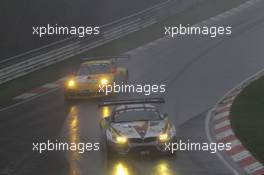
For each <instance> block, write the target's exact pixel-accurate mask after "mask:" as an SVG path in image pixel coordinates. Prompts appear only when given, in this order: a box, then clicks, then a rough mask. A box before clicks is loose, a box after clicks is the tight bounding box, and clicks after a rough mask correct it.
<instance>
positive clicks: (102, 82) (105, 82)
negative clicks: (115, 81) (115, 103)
mask: <svg viewBox="0 0 264 175" xmlns="http://www.w3.org/2000/svg"><path fill="white" fill-rule="evenodd" d="M100 83H101V84H102V85H107V84H108V80H107V79H106V78H102V79H101V81H100Z"/></svg>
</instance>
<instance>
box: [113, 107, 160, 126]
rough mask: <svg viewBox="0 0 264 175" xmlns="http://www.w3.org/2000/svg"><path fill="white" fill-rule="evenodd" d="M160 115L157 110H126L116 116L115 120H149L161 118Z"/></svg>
mask: <svg viewBox="0 0 264 175" xmlns="http://www.w3.org/2000/svg"><path fill="white" fill-rule="evenodd" d="M160 119H161V118H160V115H159V113H158V112H156V111H145V110H142V111H135V110H134V111H124V112H120V113H117V114H116V115H115V116H114V122H117V123H118V122H132V121H149V120H160Z"/></svg>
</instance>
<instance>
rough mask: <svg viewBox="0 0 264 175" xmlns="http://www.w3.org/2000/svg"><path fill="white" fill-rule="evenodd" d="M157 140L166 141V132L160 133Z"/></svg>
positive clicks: (167, 136)
mask: <svg viewBox="0 0 264 175" xmlns="http://www.w3.org/2000/svg"><path fill="white" fill-rule="evenodd" d="M159 140H160V141H161V142H166V141H168V140H169V135H168V134H167V133H164V134H161V135H160V136H159Z"/></svg>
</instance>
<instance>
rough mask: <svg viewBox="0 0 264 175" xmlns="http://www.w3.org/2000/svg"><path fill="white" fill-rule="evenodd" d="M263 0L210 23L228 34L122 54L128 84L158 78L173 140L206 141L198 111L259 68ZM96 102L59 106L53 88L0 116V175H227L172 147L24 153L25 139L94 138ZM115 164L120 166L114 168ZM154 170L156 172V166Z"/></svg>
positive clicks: (205, 157) (203, 155)
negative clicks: (116, 153) (173, 153)
mask: <svg viewBox="0 0 264 175" xmlns="http://www.w3.org/2000/svg"><path fill="white" fill-rule="evenodd" d="M263 6H264V3H263V2H260V3H258V4H256V5H254V6H252V7H250V8H249V9H247V10H246V11H241V12H240V11H238V12H236V14H233V15H232V16H229V17H227V18H226V19H223V20H219V21H214V23H213V24H215V23H219V24H221V23H225V24H232V25H233V26H234V35H233V36H232V37H221V38H217V39H214V40H213V39H209V38H201V37H199V36H197V37H180V38H178V39H174V40H167V39H162V40H158V41H157V42H154V43H152V44H148V45H146V46H143V47H141V48H139V49H135V50H132V51H131V52H130V54H131V56H132V59H131V60H130V61H129V62H128V63H127V64H126V66H127V67H128V69H129V72H130V80H131V82H140V83H144V82H152V83H154V82H155V83H165V84H167V90H166V94H165V100H166V104H165V106H164V110H166V111H167V112H168V113H169V115H170V117H171V118H172V121H173V122H174V123H175V125H176V126H177V128H178V134H179V137H180V138H183V139H191V140H193V141H206V138H205V133H204V119H205V112H206V111H207V110H208V108H210V107H211V106H212V105H213V104H214V103H215V102H216V101H217V100H218V99H219V98H220V97H221V96H222V95H224V93H225V92H226V91H228V90H229V89H231V88H232V87H233V86H235V85H236V84H237V83H239V82H240V81H242V80H243V79H245V78H247V77H248V76H250V75H252V74H254V73H255V72H257V71H259V70H261V69H263V67H264V59H263V57H262V56H263V54H264V50H263V47H262V46H263V44H264V35H263V28H264V23H263V19H264V13H263ZM97 103H98V100H91V101H89V100H88V101H83V102H81V103H76V104H74V105H73V106H71V105H67V104H65V102H64V101H63V96H62V91H56V92H53V93H50V94H48V95H45V96H43V97H40V98H37V99H35V100H32V101H30V102H27V103H25V104H22V105H19V106H17V107H14V108H11V109H8V110H6V111H2V112H1V113H0V114H1V117H0V138H1V140H0V145H1V149H0V150H1V152H0V157H1V162H0V166H1V167H0V169H1V171H0V174H1V173H2V174H16V175H20V174H21V175H22V174H27V175H30V174H54V175H55V174H56V175H59V174H69V175H79V174H85V175H87V174H91V175H93V174H117V173H116V171H117V170H118V169H119V171H121V170H123V172H125V171H127V172H128V173H129V174H139V175H141V174H142V175H145V174H146V175H147V174H154V175H155V174H159V175H160V174H164V175H165V174H177V175H178V174H188V175H192V174H193V175H197V174H198V175H199V174H201V175H205V174H206V175H207V174H208V175H211V174H219V175H223V174H231V173H230V172H229V170H228V169H227V168H226V167H225V166H224V165H223V163H222V162H221V161H220V160H219V159H218V158H217V157H216V156H215V155H213V154H210V153H208V152H179V154H178V155H177V157H175V158H166V157H159V156H157V157H139V158H136V159H134V158H125V159H121V160H110V161H107V159H106V158H105V154H104V151H103V150H102V151H99V152H88V153H86V154H76V153H75V152H59V153H54V152H50V153H48V154H36V153H32V151H31V149H32V146H31V144H32V142H36V141H38V142H40V141H46V140H47V139H58V140H61V141H83V142H90V141H91V142H97V141H98V142H100V141H101V139H100V137H99V136H100V129H99V124H98V122H99V118H100V116H101V111H100V110H99V109H98V108H97ZM120 169H121V170H120ZM161 170H162V171H161Z"/></svg>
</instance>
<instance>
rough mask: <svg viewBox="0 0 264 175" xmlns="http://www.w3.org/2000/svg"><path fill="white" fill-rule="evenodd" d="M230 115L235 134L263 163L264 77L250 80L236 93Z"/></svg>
mask: <svg viewBox="0 0 264 175" xmlns="http://www.w3.org/2000/svg"><path fill="white" fill-rule="evenodd" d="M231 116H232V117H231V124H232V127H233V129H234V132H235V134H236V135H237V136H238V138H239V139H240V140H241V142H242V143H243V145H244V146H245V147H246V148H247V149H248V150H249V151H250V152H251V153H252V154H253V155H254V156H255V157H256V158H257V159H258V160H259V161H261V162H262V163H264V149H263V148H264V127H263V126H264V77H262V78H260V79H259V80H256V81H254V82H252V83H251V84H250V85H249V86H247V87H246V88H245V89H244V90H243V91H242V92H241V93H240V94H239V95H238V97H237V98H236V99H235V101H234V103H233V105H232V108H231Z"/></svg>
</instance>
